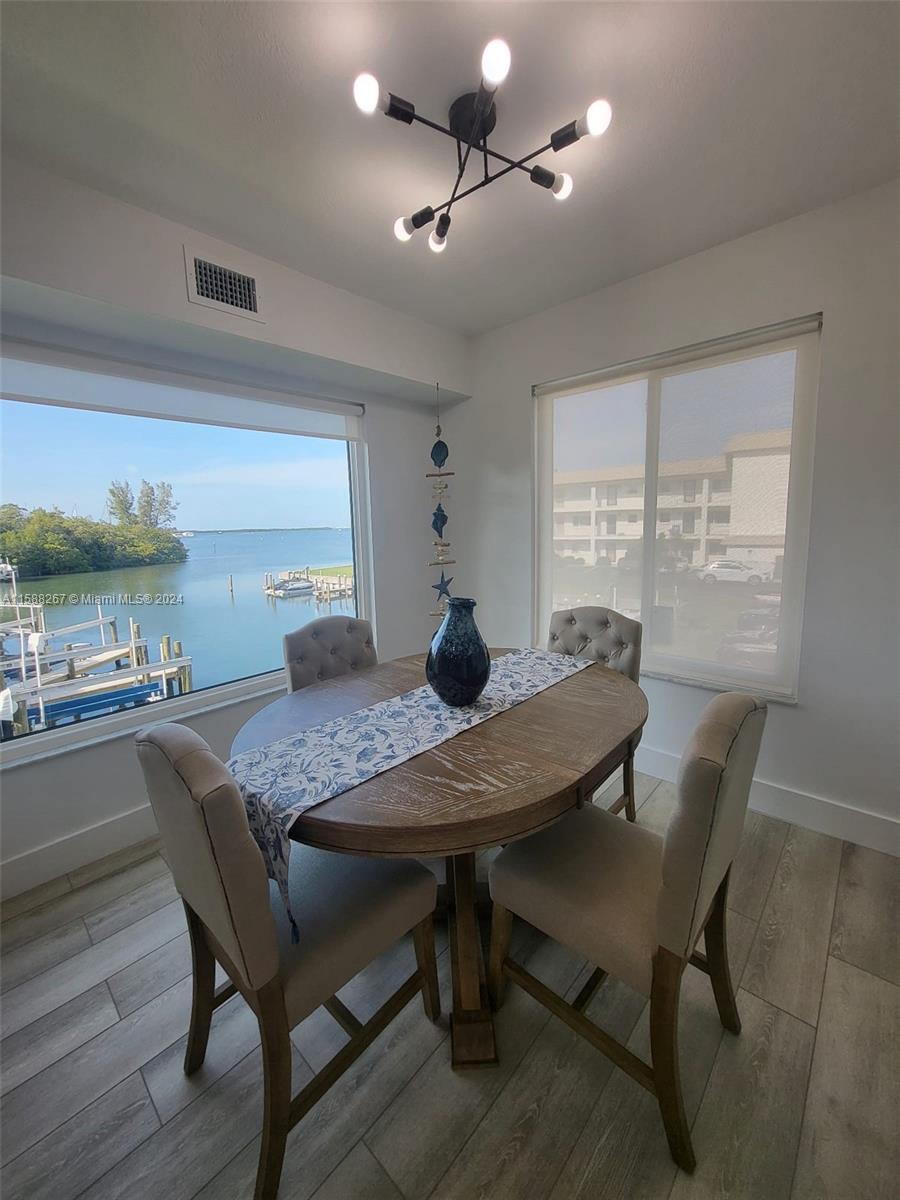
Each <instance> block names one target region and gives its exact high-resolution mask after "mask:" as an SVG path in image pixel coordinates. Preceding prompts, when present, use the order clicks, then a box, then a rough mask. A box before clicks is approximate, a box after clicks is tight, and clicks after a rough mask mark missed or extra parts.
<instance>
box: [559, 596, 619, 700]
mask: <svg viewBox="0 0 900 1200" xmlns="http://www.w3.org/2000/svg"><path fill="white" fill-rule="evenodd" d="M641 632H642V626H641V623H640V621H632V620H631V618H630V617H623V616H622V614H621V613H617V612H616V611H615V609H613V608H599V607H589V608H565V609H562V610H561V611H560V612H555V613H554V614H553V615H552V616H551V618H550V641H549V643H548V645H547V649H548V650H555V651H557V653H559V654H579V655H581V656H582V657H583V658H593V659H596V661H597V662H600V663H603V664H604V665H605V666H607V667H611V668H612V670H614V671H618V672H619V673H620V674H621V675H627V676H628V677H629V679H633V680H634V682H635V683H637V682H638V677H639V676H640V673H641Z"/></svg>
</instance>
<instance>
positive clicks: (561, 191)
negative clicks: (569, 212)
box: [550, 171, 574, 200]
mask: <svg viewBox="0 0 900 1200" xmlns="http://www.w3.org/2000/svg"><path fill="white" fill-rule="evenodd" d="M573 187H574V184H573V183H572V176H571V175H567V174H566V173H565V171H560V172H559V174H558V175H557V176H556V180H555V182H554V184H553V187H552V188H551V189H550V190H551V192H552V193H553V197H554V199H555V200H567V199H568V198H569V196H571V195H572V188H573Z"/></svg>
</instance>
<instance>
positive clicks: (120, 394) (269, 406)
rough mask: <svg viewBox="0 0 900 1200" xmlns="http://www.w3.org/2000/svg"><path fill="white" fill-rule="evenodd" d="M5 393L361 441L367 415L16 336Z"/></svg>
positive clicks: (0, 349)
mask: <svg viewBox="0 0 900 1200" xmlns="http://www.w3.org/2000/svg"><path fill="white" fill-rule="evenodd" d="M0 392H2V396H3V398H4V399H6V400H25V401H28V402H29V403H32V404H59V405H64V406H66V407H69V408H87V409H95V410H101V411H106V412H117V413H126V414H129V415H132V416H143V417H159V418H163V419H165V420H169V421H190V422H201V423H203V424H212V425H228V426H232V427H235V428H251V429H260V430H264V431H267V432H272V433H296V434H305V435H307V436H311V437H323V438H340V439H342V440H346V441H355V440H359V439H360V437H361V435H362V420H361V419H362V416H363V414H364V412H365V409H364V408H363V406H362V405H360V404H352V403H347V402H344V401H336V400H323V399H320V398H314V397H309V396H304V395H299V394H297V395H294V394H292V393H290V392H281V391H272V390H271V389H265V388H259V389H256V388H254V389H249V388H247V387H245V386H235V385H232V384H229V383H227V382H225V381H223V380H219V379H210V378H208V377H206V376H200V375H189V374H182V373H175V372H164V371H157V370H154V369H151V368H144V367H139V366H136V365H132V364H129V363H122V362H119V361H117V360H115V359H106V358H100V357H94V356H89V355H80V354H76V353H72V352H68V351H62V350H56V349H54V348H50V347H46V346H35V345H32V344H30V343H26V342H15V341H10V340H4V341H3V342H2V343H0Z"/></svg>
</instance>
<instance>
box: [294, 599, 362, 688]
mask: <svg viewBox="0 0 900 1200" xmlns="http://www.w3.org/2000/svg"><path fill="white" fill-rule="evenodd" d="M283 646H284V669H285V671H286V672H287V683H288V691H289V692H297V691H299V690H300V688H305V687H309V685H310V684H311V683H320V682H321V681H322V680H323V679H336V678H337V676H338V675H349V673H350V672H351V671H364V670H365V669H366V668H367V667H374V666H376V664H377V663H378V654H377V653H376V651H375V642H374V640H373V638H372V626H371V625H370V624H369V622H368V621H360V620H358V619H357V618H356V617H320V618H319V619H318V620H317V621H310V623H309V624H308V625H304V626H303V628H302V629H295V630H294V632H293V633H286V634H285V636H284V641H283Z"/></svg>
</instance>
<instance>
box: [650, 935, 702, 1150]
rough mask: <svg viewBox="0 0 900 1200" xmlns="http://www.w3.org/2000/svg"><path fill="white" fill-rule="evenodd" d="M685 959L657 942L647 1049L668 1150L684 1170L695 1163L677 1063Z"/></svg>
mask: <svg viewBox="0 0 900 1200" xmlns="http://www.w3.org/2000/svg"><path fill="white" fill-rule="evenodd" d="M683 969H684V962H683V961H682V959H680V958H679V957H678V956H677V955H676V954H673V953H672V952H671V951H670V950H666V949H665V948H664V947H663V946H660V947H659V948H658V950H657V951H656V957H655V958H654V960H653V987H652V990H651V993H650V1049H651V1053H652V1057H653V1079H654V1083H655V1087H656V1098H657V1100H658V1101H659V1111H660V1113H661V1115H662V1119H663V1124H664V1125H665V1129H666V1138H667V1139H668V1142H669V1151H670V1153H671V1155H672V1158H673V1159H674V1160H675V1162H676V1163H677V1164H678V1166H679V1167H681V1169H682V1170H683V1171H687V1172H689V1173H690V1172H692V1171H693V1170H694V1167H695V1166H696V1165H697V1160H696V1159H695V1158H694V1148H693V1146H692V1145H691V1131H690V1128H689V1127H688V1122H687V1117H686V1116H685V1112H684V1100H683V1098H682V1095H681V1075H680V1070H679V1063H678V996H679V993H680V991H681V975H682V971H683Z"/></svg>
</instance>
